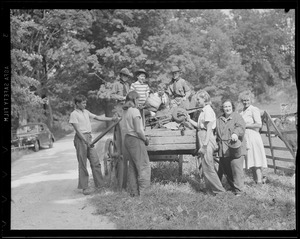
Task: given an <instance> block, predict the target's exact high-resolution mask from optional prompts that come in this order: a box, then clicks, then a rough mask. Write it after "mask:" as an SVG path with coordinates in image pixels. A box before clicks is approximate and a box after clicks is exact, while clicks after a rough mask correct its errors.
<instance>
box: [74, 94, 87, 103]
mask: <svg viewBox="0 0 300 239" xmlns="http://www.w3.org/2000/svg"><path fill="white" fill-rule="evenodd" d="M86 100H87V98H86V97H85V96H84V95H76V96H75V98H74V103H75V105H76V104H77V103H81V102H82V101H86Z"/></svg>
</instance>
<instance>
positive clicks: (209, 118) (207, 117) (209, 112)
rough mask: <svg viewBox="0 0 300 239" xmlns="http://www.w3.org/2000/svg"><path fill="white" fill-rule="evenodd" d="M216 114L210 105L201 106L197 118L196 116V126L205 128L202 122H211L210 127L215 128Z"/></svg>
mask: <svg viewBox="0 0 300 239" xmlns="http://www.w3.org/2000/svg"><path fill="white" fill-rule="evenodd" d="M216 119H217V118H216V114H215V112H214V110H213V109H212V108H211V106H210V105H206V106H204V107H203V109H202V111H201V113H200V115H199V118H198V128H201V129H206V127H205V126H204V122H213V124H212V129H215V128H216Z"/></svg>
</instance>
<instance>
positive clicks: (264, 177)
mask: <svg viewBox="0 0 300 239" xmlns="http://www.w3.org/2000/svg"><path fill="white" fill-rule="evenodd" d="M267 181H268V178H267V177H266V176H263V177H262V183H263V184H266V183H267Z"/></svg>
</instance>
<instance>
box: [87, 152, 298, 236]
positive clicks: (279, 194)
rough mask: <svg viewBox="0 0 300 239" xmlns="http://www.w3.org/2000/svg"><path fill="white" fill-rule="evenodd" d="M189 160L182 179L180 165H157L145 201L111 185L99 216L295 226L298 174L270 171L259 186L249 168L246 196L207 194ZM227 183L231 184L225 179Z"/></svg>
mask: <svg viewBox="0 0 300 239" xmlns="http://www.w3.org/2000/svg"><path fill="white" fill-rule="evenodd" d="M184 160H185V161H186V163H184V174H183V176H182V177H181V178H180V177H178V164H177V163H172V162H159V163H151V164H152V175H151V187H150V189H149V191H148V193H147V194H146V195H145V197H143V198H141V199H139V198H132V197H130V196H129V194H128V193H127V192H125V191H123V192H114V191H112V190H110V189H109V188H106V189H105V190H104V191H102V192H100V193H98V194H95V195H94V197H93V198H91V199H90V200H91V201H92V203H93V204H94V205H96V207H97V211H96V213H95V214H96V215H97V214H99V215H105V216H108V217H109V218H110V220H112V221H113V222H114V223H116V225H117V228H118V229H154V230H159V229H174V230H177V229H182V230H186V229H190V230H295V228H296V215H295V178H294V177H289V176H286V175H284V174H274V171H273V169H265V171H264V175H266V176H267V183H266V184H264V185H263V186H262V187H257V186H255V185H254V184H253V180H252V178H251V175H250V174H249V172H248V171H246V172H245V190H244V193H243V195H242V196H241V197H236V196H234V195H233V194H232V193H231V192H230V191H227V192H226V193H225V194H224V195H222V196H219V195H218V196H212V195H210V194H206V193H203V192H202V188H203V187H204V183H203V181H202V180H200V179H199V177H198V175H197V171H196V169H195V165H196V164H195V159H194V158H193V157H192V156H185V158H184ZM223 185H224V186H225V188H228V184H227V182H226V179H225V177H224V178H223Z"/></svg>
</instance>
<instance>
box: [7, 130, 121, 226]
mask: <svg viewBox="0 0 300 239" xmlns="http://www.w3.org/2000/svg"><path fill="white" fill-rule="evenodd" d="M93 136H95V135H93ZM73 137H74V134H70V135H67V136H66V137H65V138H63V139H61V140H58V141H56V142H55V143H54V147H53V148H50V149H48V148H47V149H41V150H40V151H39V152H33V153H31V154H28V155H24V156H23V157H22V158H21V159H19V160H17V161H15V162H14V163H13V164H12V172H11V190H12V191H11V198H12V202H11V229H12V230H15V229H116V226H115V225H114V224H113V223H112V222H110V221H109V220H108V218H107V217H105V216H101V215H99V214H97V215H93V213H94V212H95V210H96V208H94V207H93V206H92V205H90V204H89V203H88V202H87V201H88V200H87V199H88V198H89V197H93V195H89V196H84V195H83V194H82V191H81V190H78V189H77V183H78V181H77V180H78V169H77V159H76V152H75V148H74V146H73ZM108 137H111V136H110V135H108V136H105V137H104V138H103V139H101V140H100V141H99V143H98V144H97V145H96V147H97V149H98V152H100V153H101V151H103V147H104V142H105V141H106V139H107V138H108ZM94 138H95V137H94ZM100 159H101V160H102V158H101V156H100ZM102 166H103V164H102ZM88 168H89V164H88ZM89 173H90V177H91V175H92V174H91V171H90V168H89ZM90 181H91V180H90Z"/></svg>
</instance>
